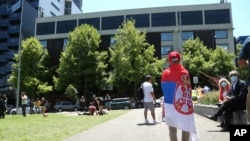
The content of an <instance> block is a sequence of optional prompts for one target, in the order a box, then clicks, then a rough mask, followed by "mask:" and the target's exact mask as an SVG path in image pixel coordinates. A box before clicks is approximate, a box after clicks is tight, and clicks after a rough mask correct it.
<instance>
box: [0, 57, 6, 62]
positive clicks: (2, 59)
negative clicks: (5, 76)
mask: <svg viewBox="0 0 250 141" xmlns="http://www.w3.org/2000/svg"><path fill="white" fill-rule="evenodd" d="M6 62H7V59H6V57H5V55H0V63H6Z"/></svg>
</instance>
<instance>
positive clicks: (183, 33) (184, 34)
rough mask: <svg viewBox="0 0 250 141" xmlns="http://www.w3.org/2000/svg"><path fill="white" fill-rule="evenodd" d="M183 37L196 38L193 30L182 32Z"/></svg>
mask: <svg viewBox="0 0 250 141" xmlns="http://www.w3.org/2000/svg"><path fill="white" fill-rule="evenodd" d="M181 38H182V40H188V39H194V33H193V32H182V36H181Z"/></svg>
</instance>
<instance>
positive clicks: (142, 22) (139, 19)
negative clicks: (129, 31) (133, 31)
mask: <svg viewBox="0 0 250 141" xmlns="http://www.w3.org/2000/svg"><path fill="white" fill-rule="evenodd" d="M126 19H134V20H135V27H149V14H138V15H127V16H126Z"/></svg>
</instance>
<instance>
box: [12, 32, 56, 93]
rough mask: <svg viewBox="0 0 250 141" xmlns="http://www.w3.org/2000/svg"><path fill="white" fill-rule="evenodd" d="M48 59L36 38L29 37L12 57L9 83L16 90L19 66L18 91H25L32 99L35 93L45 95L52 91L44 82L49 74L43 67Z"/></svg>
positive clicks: (46, 52)
mask: <svg viewBox="0 0 250 141" xmlns="http://www.w3.org/2000/svg"><path fill="white" fill-rule="evenodd" d="M48 57H49V56H48V51H47V50H46V49H44V48H43V47H42V45H41V44H40V42H39V41H38V40H37V39H36V38H34V37H30V38H27V39H26V40H24V41H22V48H21V50H20V52H19V53H18V54H15V56H14V60H15V63H14V64H13V69H12V73H11V75H10V78H9V80H8V81H9V83H10V84H11V85H13V86H14V87H15V88H17V83H18V69H19V65H21V66H20V90H23V91H26V93H27V95H28V96H29V97H33V98H34V96H35V95H36V93H41V94H45V93H48V92H50V91H52V86H50V85H49V84H48V82H47V81H46V78H48V77H47V76H48V73H49V72H50V71H49V69H48V68H47V67H46V65H45V64H48V62H47V61H48V59H47V58H48ZM20 59H21V61H20ZM19 63H21V64H19ZM41 68H43V69H41Z"/></svg>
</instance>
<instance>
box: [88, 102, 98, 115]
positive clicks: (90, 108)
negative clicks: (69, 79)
mask: <svg viewBox="0 0 250 141" xmlns="http://www.w3.org/2000/svg"><path fill="white" fill-rule="evenodd" d="M95 112H96V107H95V106H94V105H93V103H92V102H90V104H89V115H94V114H95Z"/></svg>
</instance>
